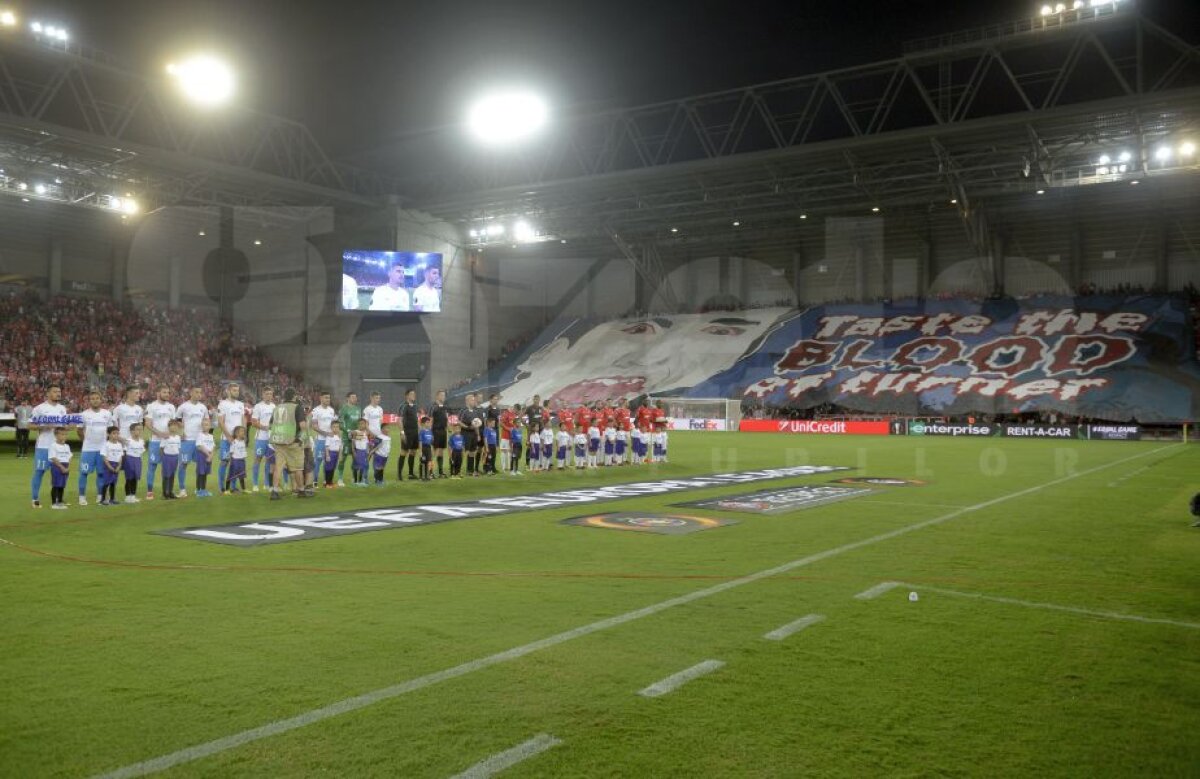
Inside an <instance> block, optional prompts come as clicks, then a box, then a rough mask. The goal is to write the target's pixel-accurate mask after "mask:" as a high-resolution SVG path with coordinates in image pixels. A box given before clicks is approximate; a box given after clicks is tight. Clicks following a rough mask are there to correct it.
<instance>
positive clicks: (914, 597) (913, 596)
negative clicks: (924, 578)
mask: <svg viewBox="0 0 1200 779" xmlns="http://www.w3.org/2000/svg"><path fill="white" fill-rule="evenodd" d="M908 599H909V600H910V601H912V602H913V603H916V602H917V601H919V600H920V599H921V596H920V595H917V594H916V593H915V592H910V593H909V594H908Z"/></svg>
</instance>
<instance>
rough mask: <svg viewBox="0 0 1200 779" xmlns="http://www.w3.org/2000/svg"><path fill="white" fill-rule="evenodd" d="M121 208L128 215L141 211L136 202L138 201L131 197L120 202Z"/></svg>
mask: <svg viewBox="0 0 1200 779" xmlns="http://www.w3.org/2000/svg"><path fill="white" fill-rule="evenodd" d="M121 210H122V211H124V212H125V213H126V214H128V215H129V216H133V215H134V214H136V213H137V212H138V211H141V210H142V207H141V206H140V205H139V204H138V202H137V201H136V200H134V199H133V198H131V197H127V198H125V200H124V201H123V202H122V203H121Z"/></svg>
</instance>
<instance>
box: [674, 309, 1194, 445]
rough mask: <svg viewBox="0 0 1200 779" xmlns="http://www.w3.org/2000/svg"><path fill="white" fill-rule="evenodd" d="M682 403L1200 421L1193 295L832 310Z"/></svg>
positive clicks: (787, 324) (793, 324) (769, 334)
mask: <svg viewBox="0 0 1200 779" xmlns="http://www.w3.org/2000/svg"><path fill="white" fill-rule="evenodd" d="M682 394H686V395H689V396H691V397H697V398H718V397H744V398H745V399H748V400H751V401H754V402H759V403H763V404H765V405H768V406H799V407H811V406H819V405H822V404H825V403H836V404H838V405H840V406H843V407H846V408H850V409H855V410H859V411H867V412H874V413H881V414H902V415H914V416H921V415H929V414H931V413H937V414H938V415H955V414H964V415H966V414H972V413H988V414H994V413H1006V414H1008V413H1013V412H1016V411H1021V412H1026V411H1048V410H1056V411H1059V412H1063V413H1067V414H1070V415H1077V416H1083V417H1092V418H1098V419H1110V420H1137V421H1138V422H1142V423H1178V422H1182V421H1185V420H1188V419H1192V418H1195V417H1196V416H1197V415H1198V412H1200V407H1198V406H1200V365H1198V364H1197V362H1196V351H1195V345H1194V343H1193V332H1192V322H1191V317H1190V316H1189V313H1188V308H1187V305H1186V302H1185V301H1184V300H1183V299H1182V298H1180V297H1168V296H1161V295H1144V296H1131V297H1117V296H1096V297H1081V298H1070V297H1035V298H1029V299H1025V300H1015V299H1012V298H1004V299H997V300H986V301H966V300H946V301H926V302H917V301H909V302H901V303H896V304H877V305H829V306H816V307H813V308H809V309H806V310H804V311H799V312H792V313H790V314H786V315H784V316H783V317H781V318H780V319H779V320H778V321H776V322H775V323H774V324H773V325H772V326H771V327H770V328H768V329H767V330H766V331H765V333H764V334H763V335H762V337H761V338H759V339H758V340H757V341H756V342H755V343H754V344H752V345H751V346H750V347H749V348H748V349H747V351H746V353H745V354H744V355H742V356H741V357H740V358H739V359H738V360H737V361H736V362H734V363H733V364H732V365H731V366H730V367H728V368H726V369H724V370H719V371H717V372H716V373H714V375H712V376H711V377H709V378H707V379H705V380H703V381H700V382H698V383H696V384H695V385H694V386H692V388H691V389H690V390H688V391H687V392H685V393H682Z"/></svg>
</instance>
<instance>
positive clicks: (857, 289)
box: [854, 241, 867, 301]
mask: <svg viewBox="0 0 1200 779" xmlns="http://www.w3.org/2000/svg"><path fill="white" fill-rule="evenodd" d="M854 297H855V298H857V299H858V300H863V301H865V300H866V299H867V250H866V247H865V246H864V245H863V243H862V242H861V241H856V242H855V243H854Z"/></svg>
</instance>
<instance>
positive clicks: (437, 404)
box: [429, 390, 450, 479]
mask: <svg viewBox="0 0 1200 779" xmlns="http://www.w3.org/2000/svg"><path fill="white" fill-rule="evenodd" d="M429 416H430V417H431V418H432V420H433V424H432V425H430V429H431V430H432V431H433V456H434V458H435V459H436V460H437V477H438V478H439V479H444V478H446V472H445V471H444V470H443V466H442V462H443V460H444V458H445V456H446V428H447V426H448V425H449V423H450V414H449V412H448V411H447V410H446V390H438V391H437V394H435V395H434V396H433V405H432V406H430V408H429Z"/></svg>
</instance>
